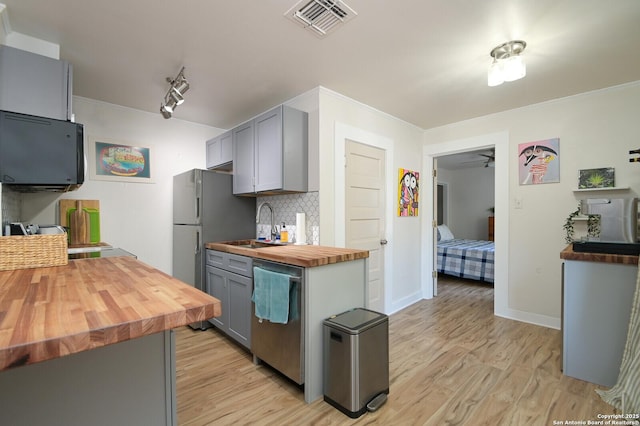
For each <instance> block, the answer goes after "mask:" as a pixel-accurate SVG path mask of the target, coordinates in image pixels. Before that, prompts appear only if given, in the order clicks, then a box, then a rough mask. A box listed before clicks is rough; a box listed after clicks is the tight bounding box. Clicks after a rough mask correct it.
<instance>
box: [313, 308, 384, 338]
mask: <svg viewBox="0 0 640 426" xmlns="http://www.w3.org/2000/svg"><path fill="white" fill-rule="evenodd" d="M387 318H388V317H387V315H385V314H381V313H379V312H375V311H371V310H369V309H364V308H355V309H351V310H349V311H346V312H343V313H341V314H338V315H333V316H331V317H329V318H327V319H326V320H325V321H324V323H325V325H327V326H330V327H334V328H339V329H341V330H344V331H345V332H347V333H350V334H357V333H360V332H361V331H364V330H366V329H368V328H370V327H373V326H375V325H378V324H380V323H382V322H384V321H387Z"/></svg>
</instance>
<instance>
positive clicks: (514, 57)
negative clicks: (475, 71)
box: [487, 40, 527, 87]
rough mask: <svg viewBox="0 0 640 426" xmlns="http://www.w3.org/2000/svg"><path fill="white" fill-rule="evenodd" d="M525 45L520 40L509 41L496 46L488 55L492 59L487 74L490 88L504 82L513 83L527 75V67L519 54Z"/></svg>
mask: <svg viewBox="0 0 640 426" xmlns="http://www.w3.org/2000/svg"><path fill="white" fill-rule="evenodd" d="M525 47H527V43H525V42H524V41H522V40H511V41H508V42H506V43H502V44H501V45H500V46H496V47H494V48H493V50H492V51H491V53H490V55H491V57H492V58H493V60H492V62H491V65H490V66H489V72H488V74H487V84H488V85H489V86H490V87H493V86H499V85H501V84H502V83H504V82H505V81H514V80H518V79H521V78H522V77H524V76H525V75H527V66H526V64H525V63H524V58H523V57H522V56H520V55H521V53H522V52H523V51H524V48H525Z"/></svg>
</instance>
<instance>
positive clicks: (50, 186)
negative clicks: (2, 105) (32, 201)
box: [0, 111, 85, 192]
mask: <svg viewBox="0 0 640 426" xmlns="http://www.w3.org/2000/svg"><path fill="white" fill-rule="evenodd" d="M84 165H85V161H84V127H83V126H82V124H78V123H72V122H70V121H64V120H56V119H53V118H47V117H37V116H33V115H28V114H20V113H16V112H10V111H0V182H1V183H2V184H3V185H9V186H10V187H11V188H12V189H14V190H16V191H21V192H35V191H57V192H64V191H70V190H74V189H77V188H79V187H80V185H82V183H83V182H84V173H85V166H84Z"/></svg>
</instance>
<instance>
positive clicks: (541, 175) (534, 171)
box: [518, 138, 560, 185]
mask: <svg viewBox="0 0 640 426" xmlns="http://www.w3.org/2000/svg"><path fill="white" fill-rule="evenodd" d="M518 153H519V155H518V171H519V179H520V185H537V184H541V183H556V182H560V139H559V138H554V139H547V140H543V141H537V142H526V143H521V144H519V145H518Z"/></svg>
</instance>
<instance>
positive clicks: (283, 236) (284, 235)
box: [280, 222, 289, 243]
mask: <svg viewBox="0 0 640 426" xmlns="http://www.w3.org/2000/svg"><path fill="white" fill-rule="evenodd" d="M280 242H282V243H286V242H289V231H287V226H286V225H285V224H284V222H282V228H280Z"/></svg>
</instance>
